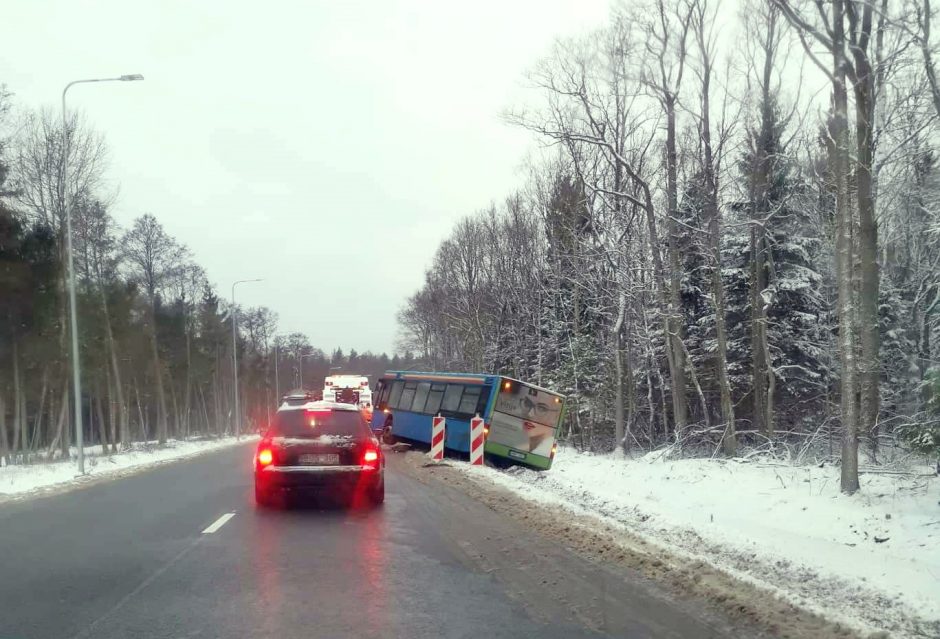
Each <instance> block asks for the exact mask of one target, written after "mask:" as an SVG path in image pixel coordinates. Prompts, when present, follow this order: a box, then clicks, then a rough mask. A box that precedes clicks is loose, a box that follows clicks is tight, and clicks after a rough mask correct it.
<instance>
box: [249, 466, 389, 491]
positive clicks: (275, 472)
mask: <svg viewBox="0 0 940 639" xmlns="http://www.w3.org/2000/svg"><path fill="white" fill-rule="evenodd" d="M384 478H385V473H384V471H383V470H382V469H376V468H373V467H371V466H266V467H265V468H263V469H261V470H259V471H256V472H255V483H256V484H257V485H258V486H259V487H261V488H262V489H263V490H265V491H282V492H302V491H309V492H323V491H324V490H344V489H345V490H370V489H373V488H375V487H377V486H378V485H380V484H381V483H382V482H383V481H384Z"/></svg>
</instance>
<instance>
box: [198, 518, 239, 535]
mask: <svg viewBox="0 0 940 639" xmlns="http://www.w3.org/2000/svg"><path fill="white" fill-rule="evenodd" d="M234 516H235V513H225V514H224V515H222V516H221V517H219V518H218V519H216V520H215V522H213V523H212V525H211V526H209V527H208V528H206V529H205V530H203V531H202V534H203V535H211V534H212V533H214V532H215V531H217V530H218V529H219V528H221V527H222V526H224V525H225V523H226V522H227V521H228V520H229V519H231V518H232V517H234Z"/></svg>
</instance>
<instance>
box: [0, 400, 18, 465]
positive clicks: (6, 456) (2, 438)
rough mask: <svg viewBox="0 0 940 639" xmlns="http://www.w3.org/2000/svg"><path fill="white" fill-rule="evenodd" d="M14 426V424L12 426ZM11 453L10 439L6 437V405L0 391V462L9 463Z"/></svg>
mask: <svg viewBox="0 0 940 639" xmlns="http://www.w3.org/2000/svg"><path fill="white" fill-rule="evenodd" d="M13 427H14V428H16V426H15V425H14V426H13ZM13 455H15V451H14V453H13V454H11V453H10V440H9V438H8V437H7V407H6V403H5V402H4V401H3V393H0V464H6V465H9V464H11V463H12V461H13Z"/></svg>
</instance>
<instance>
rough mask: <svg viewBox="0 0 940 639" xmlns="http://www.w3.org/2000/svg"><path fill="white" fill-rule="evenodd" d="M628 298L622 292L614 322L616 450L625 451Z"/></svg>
mask: <svg viewBox="0 0 940 639" xmlns="http://www.w3.org/2000/svg"><path fill="white" fill-rule="evenodd" d="M626 307H627V299H626V295H625V294H624V293H623V292H621V293H620V308H619V311H618V313H617V322H616V323H615V324H614V330H613V333H614V364H615V369H616V374H617V379H616V384H615V385H614V389H615V392H616V397H615V399H614V450H616V449H617V448H622V449H623V450H624V452H627V450H628V449H629V444H628V443H627V441H626V437H625V433H624V424H623V343H622V342H623V335H622V332H623V319H624V315H625V314H626Z"/></svg>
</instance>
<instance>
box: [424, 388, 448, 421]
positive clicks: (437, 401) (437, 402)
mask: <svg viewBox="0 0 940 639" xmlns="http://www.w3.org/2000/svg"><path fill="white" fill-rule="evenodd" d="M446 388H447V385H446V384H431V392H430V393H428V403H427V404H425V405H424V412H425V413H428V414H429V415H436V414H437V412H438V411H439V410H441V401H443V399H444V390H445V389H446Z"/></svg>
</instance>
